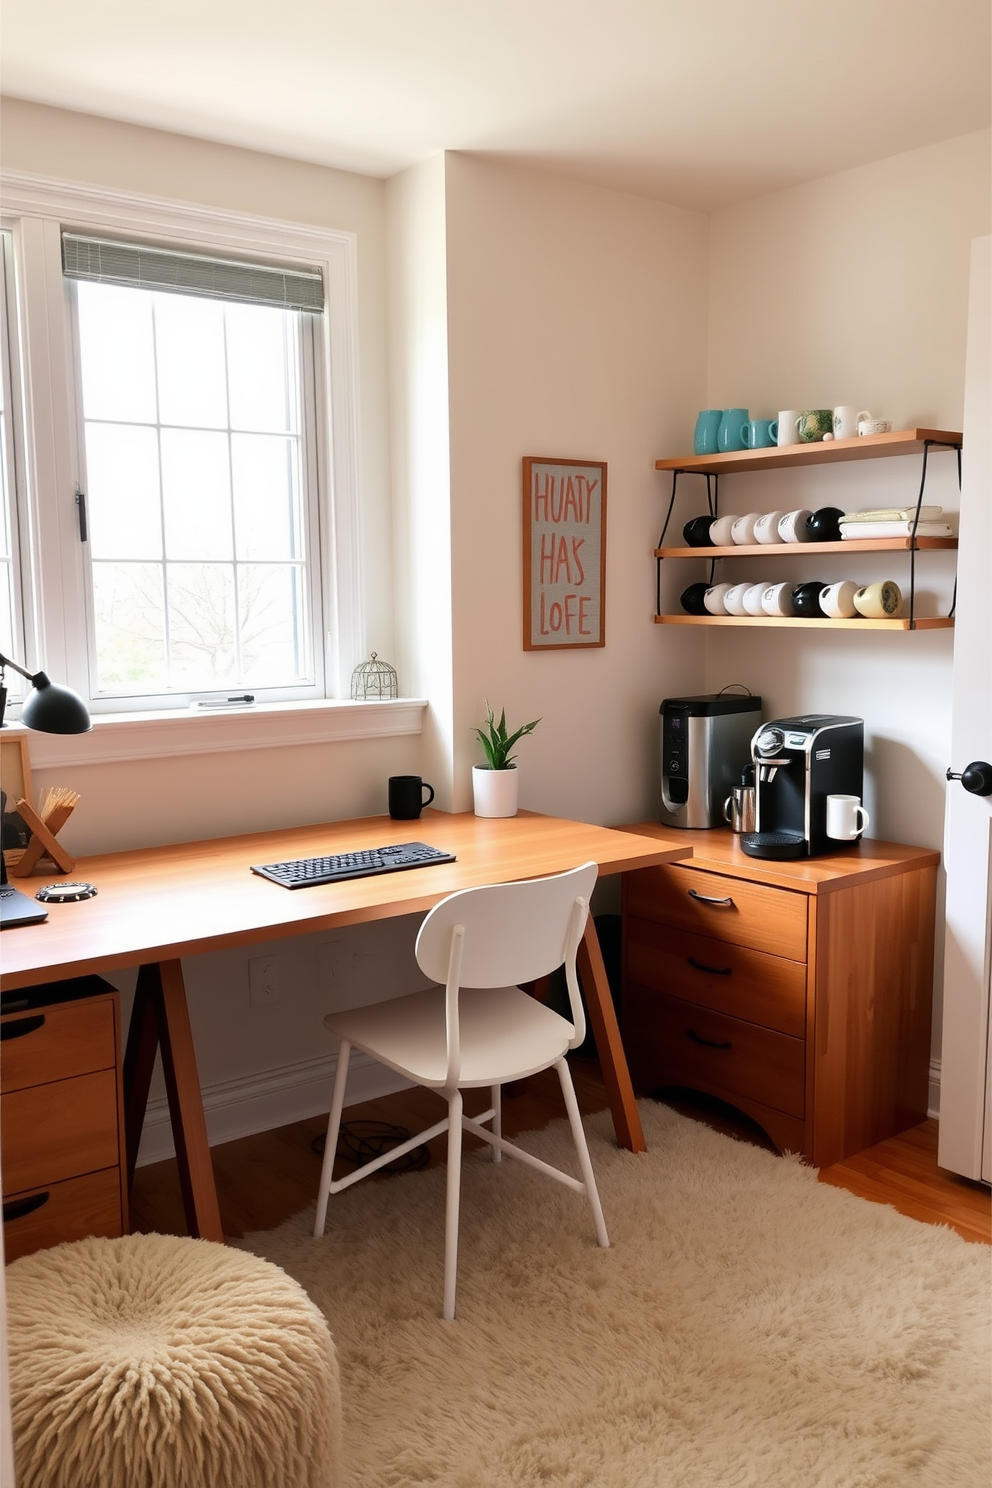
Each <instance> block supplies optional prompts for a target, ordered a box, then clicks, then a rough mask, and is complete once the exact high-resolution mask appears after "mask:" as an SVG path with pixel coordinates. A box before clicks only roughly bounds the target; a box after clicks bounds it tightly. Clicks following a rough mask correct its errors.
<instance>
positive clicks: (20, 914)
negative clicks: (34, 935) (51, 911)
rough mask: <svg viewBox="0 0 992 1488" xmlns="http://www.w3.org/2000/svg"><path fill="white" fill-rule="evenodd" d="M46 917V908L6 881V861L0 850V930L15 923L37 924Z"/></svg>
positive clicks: (11, 926) (7, 928)
mask: <svg viewBox="0 0 992 1488" xmlns="http://www.w3.org/2000/svg"><path fill="white" fill-rule="evenodd" d="M47 919H48V910H47V909H45V908H44V907H43V906H42V905H40V904H39V903H38V901H37V899H30V898H29V897H28V895H27V894H22V893H21V891H20V889H15V888H14V887H13V886H12V885H11V884H9V883H8V882H7V862H6V859H5V858H4V855H3V853H2V852H0V930H12V929H13V928H14V926H15V925H37V924H40V922H41V921H42V920H47Z"/></svg>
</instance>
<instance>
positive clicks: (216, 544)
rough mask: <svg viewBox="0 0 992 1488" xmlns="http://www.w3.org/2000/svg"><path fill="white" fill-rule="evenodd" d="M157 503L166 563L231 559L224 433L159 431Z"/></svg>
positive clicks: (229, 477)
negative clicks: (161, 507) (160, 509)
mask: <svg viewBox="0 0 992 1488" xmlns="http://www.w3.org/2000/svg"><path fill="white" fill-rule="evenodd" d="M162 498H163V502H164V505H165V552H166V556H167V557H169V558H191V559H207V558H233V556H234V534H233V532H232V530H231V469H230V446H229V444H228V436H227V435H226V434H208V433H206V432H202V431H200V430H191V429H163V430H162Z"/></svg>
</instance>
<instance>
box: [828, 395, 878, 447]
mask: <svg viewBox="0 0 992 1488" xmlns="http://www.w3.org/2000/svg"><path fill="white" fill-rule="evenodd" d="M862 419H868V420H870V419H871V414H870V413H869V412H868V410H867V408H860V409H859V408H857V407H855V405H854V404H853V403H841V404H840V405H839V406H838V407H837V408H835V409H834V438H835V439H857V437H858V425H859V424H860V423H861V421H862Z"/></svg>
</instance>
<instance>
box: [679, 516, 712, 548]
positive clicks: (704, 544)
mask: <svg viewBox="0 0 992 1488" xmlns="http://www.w3.org/2000/svg"><path fill="white" fill-rule="evenodd" d="M712 524H713V518H712V517H711V516H706V517H693V519H692V521H691V522H686V524H685V526H684V527H683V528H682V536H683V537H684V538H685V540H686V542H687V543H688V544H689V546H690V548H711V547H712V546H713V539H712V538H711V537H710V527H711V526H712Z"/></svg>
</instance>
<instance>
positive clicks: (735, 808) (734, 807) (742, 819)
mask: <svg viewBox="0 0 992 1488" xmlns="http://www.w3.org/2000/svg"><path fill="white" fill-rule="evenodd" d="M723 819H724V821H726V822H729V823H730V829H731V831H732V832H753V831H754V786H753V785H735V786H734V788H733V790H732V791H731V792H730V795H729V796H728V797H727V799H726V800H725V801H724V803H723Z"/></svg>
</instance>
